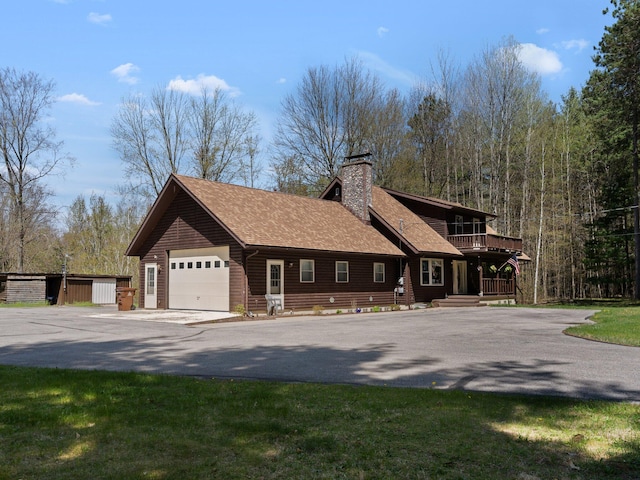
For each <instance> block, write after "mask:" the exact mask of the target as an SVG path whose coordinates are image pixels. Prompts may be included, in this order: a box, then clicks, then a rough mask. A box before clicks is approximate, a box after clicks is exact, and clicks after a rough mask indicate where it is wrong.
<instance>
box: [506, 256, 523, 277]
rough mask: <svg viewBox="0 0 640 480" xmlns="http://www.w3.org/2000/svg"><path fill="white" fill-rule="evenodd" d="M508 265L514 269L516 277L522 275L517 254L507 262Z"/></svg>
mask: <svg viewBox="0 0 640 480" xmlns="http://www.w3.org/2000/svg"><path fill="white" fill-rule="evenodd" d="M507 263H508V264H509V265H511V266H512V267H513V268H514V270H515V271H516V275H520V264H519V263H518V257H517V256H516V254H515V253H514V254H513V255H511V258H510V259H509V260H507Z"/></svg>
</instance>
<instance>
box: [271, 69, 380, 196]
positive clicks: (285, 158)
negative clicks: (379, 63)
mask: <svg viewBox="0 0 640 480" xmlns="http://www.w3.org/2000/svg"><path fill="white" fill-rule="evenodd" d="M384 93H385V92H384V89H383V86H382V84H381V82H380V80H379V79H378V78H377V77H376V76H374V75H373V74H371V73H370V72H368V71H366V70H365V69H364V68H363V67H362V63H361V62H360V61H358V60H357V59H352V60H348V61H346V62H345V64H344V65H342V66H340V67H337V68H330V67H328V66H321V67H314V68H309V69H308V70H307V73H306V75H305V77H304V78H303V79H302V82H301V84H300V85H299V86H298V88H297V90H296V92H295V93H294V94H290V95H287V96H286V97H285V99H284V100H283V102H282V112H281V116H280V120H279V123H278V125H277V129H276V134H275V137H274V146H275V148H276V151H277V158H276V161H281V162H285V163H288V162H290V161H291V159H292V158H295V159H297V160H298V161H299V162H300V163H299V164H298V165H297V168H298V169H299V170H300V176H301V177H302V178H303V179H304V181H305V182H306V183H307V184H309V185H310V186H312V188H313V189H316V190H318V189H321V188H322V187H323V186H324V184H325V183H326V181H327V180H328V179H330V178H332V177H334V176H335V175H336V174H337V173H338V171H339V167H340V165H341V164H342V161H343V158H344V157H345V156H348V155H352V154H354V153H361V152H363V151H365V150H368V149H369V148H370V145H371V143H372V134H373V132H374V131H375V129H374V128H373V127H374V122H373V115H372V112H373V111H374V110H375V108H376V105H377V104H378V102H379V99H380V97H382V96H384Z"/></svg>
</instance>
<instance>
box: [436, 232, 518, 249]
mask: <svg viewBox="0 0 640 480" xmlns="http://www.w3.org/2000/svg"><path fill="white" fill-rule="evenodd" d="M447 241H448V242H449V243H451V244H452V245H453V246H454V247H456V248H457V249H459V250H483V251H486V250H504V251H512V252H515V251H522V239H521V238H514V237H504V236H502V235H492V234H490V233H472V234H464V235H447Z"/></svg>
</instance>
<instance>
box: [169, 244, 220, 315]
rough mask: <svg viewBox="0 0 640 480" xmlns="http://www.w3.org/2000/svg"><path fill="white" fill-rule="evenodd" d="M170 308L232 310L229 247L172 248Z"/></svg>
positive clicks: (170, 259)
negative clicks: (230, 301)
mask: <svg viewBox="0 0 640 480" xmlns="http://www.w3.org/2000/svg"><path fill="white" fill-rule="evenodd" d="M169 308H172V309H179V310H220V311H225V312H228V311H229V247H228V246H226V247H212V248H198V249H189V250H172V251H171V252H169Z"/></svg>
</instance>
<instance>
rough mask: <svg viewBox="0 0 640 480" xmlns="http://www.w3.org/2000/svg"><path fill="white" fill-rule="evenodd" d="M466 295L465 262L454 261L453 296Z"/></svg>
mask: <svg viewBox="0 0 640 480" xmlns="http://www.w3.org/2000/svg"><path fill="white" fill-rule="evenodd" d="M467 293H468V290H467V262H466V261H465V260H454V261H453V294H454V295H466V294H467Z"/></svg>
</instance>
